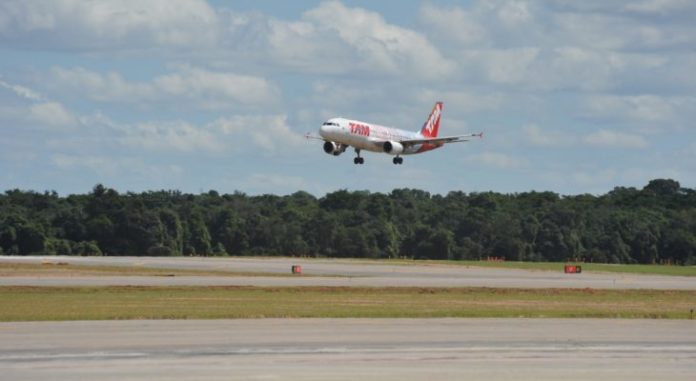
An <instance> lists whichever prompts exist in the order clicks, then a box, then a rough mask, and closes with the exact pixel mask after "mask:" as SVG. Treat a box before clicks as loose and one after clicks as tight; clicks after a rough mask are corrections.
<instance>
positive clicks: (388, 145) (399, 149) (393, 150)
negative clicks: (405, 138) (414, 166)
mask: <svg viewBox="0 0 696 381" xmlns="http://www.w3.org/2000/svg"><path fill="white" fill-rule="evenodd" d="M382 147H383V148H384V152H386V153H388V154H390V155H399V154H401V153H403V152H404V146H403V145H402V144H401V143H399V142H392V141H386V142H384V145H383V146H382Z"/></svg>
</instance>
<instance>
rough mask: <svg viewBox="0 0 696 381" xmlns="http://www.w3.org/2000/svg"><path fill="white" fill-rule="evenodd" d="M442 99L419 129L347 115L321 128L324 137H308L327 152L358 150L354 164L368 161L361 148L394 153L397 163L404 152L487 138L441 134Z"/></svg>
mask: <svg viewBox="0 0 696 381" xmlns="http://www.w3.org/2000/svg"><path fill="white" fill-rule="evenodd" d="M442 106H443V103H442V102H436V103H435V106H434V107H433V110H432V111H431V112H430V116H428V120H426V121H425V123H424V124H423V127H422V128H421V129H420V131H418V132H411V131H404V130H400V129H398V128H392V127H385V126H380V125H377V124H372V123H366V122H361V121H358V120H352V119H346V118H331V119H329V120H327V121H326V122H324V123H323V124H322V125H321V127H320V128H319V135H320V137H316V136H312V135H311V134H309V133H308V134H307V135H305V136H306V138H307V139H318V140H323V141H324V152H326V153H327V154H329V155H333V156H338V155H340V154H342V153H343V152H345V151H346V149H347V148H348V147H353V148H354V149H355V153H356V157H355V158H354V159H353V163H354V164H364V163H365V159H364V158H363V157H362V156H360V151H362V150H366V151H372V152H383V153H387V154H389V155H393V156H394V158H393V159H392V162H393V163H394V164H403V162H404V159H403V158H402V157H401V155H413V154H417V153H423V152H427V151H430V150H434V149H436V148H440V147H442V146H443V145H445V143H456V142H465V141H469V140H470V139H468V138H473V137H479V138H483V133H482V132H481V133H478V134H467V135H456V136H445V137H438V136H437V133H438V130H439V129H440V115H441V114H442Z"/></svg>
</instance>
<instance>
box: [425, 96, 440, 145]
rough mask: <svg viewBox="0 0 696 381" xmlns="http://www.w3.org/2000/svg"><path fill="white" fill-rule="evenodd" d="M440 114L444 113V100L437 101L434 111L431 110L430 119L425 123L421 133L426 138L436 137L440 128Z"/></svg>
mask: <svg viewBox="0 0 696 381" xmlns="http://www.w3.org/2000/svg"><path fill="white" fill-rule="evenodd" d="M440 114H442V102H437V103H435V107H433V111H431V112H430V116H429V117H428V120H427V121H425V124H423V128H422V129H421V135H423V136H424V137H426V138H436V137H437V131H438V129H439V128H440Z"/></svg>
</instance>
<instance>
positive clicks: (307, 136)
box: [304, 132, 326, 140]
mask: <svg viewBox="0 0 696 381" xmlns="http://www.w3.org/2000/svg"><path fill="white" fill-rule="evenodd" d="M304 137H305V139H307V140H309V139H316V140H326V139H324V138H322V137H321V136H317V135H314V134H313V133H311V132H307V133H306V134H305V135H304Z"/></svg>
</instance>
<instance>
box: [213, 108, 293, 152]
mask: <svg viewBox="0 0 696 381" xmlns="http://www.w3.org/2000/svg"><path fill="white" fill-rule="evenodd" d="M211 127H212V128H213V129H216V130H219V131H221V132H223V133H224V134H226V135H228V136H230V137H231V138H233V139H234V141H236V142H237V143H236V144H237V145H241V146H247V145H248V143H252V144H253V145H255V146H256V147H257V148H260V149H262V150H265V151H267V152H276V151H281V150H282V151H286V150H288V149H293V148H296V147H298V146H300V145H303V144H304V143H306V142H305V139H304V138H303V137H302V135H300V134H298V133H296V132H295V131H293V130H292V129H291V128H290V126H288V124H287V116H285V115H254V116H233V117H226V118H220V119H218V120H216V121H215V122H213V123H212V124H211Z"/></svg>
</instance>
